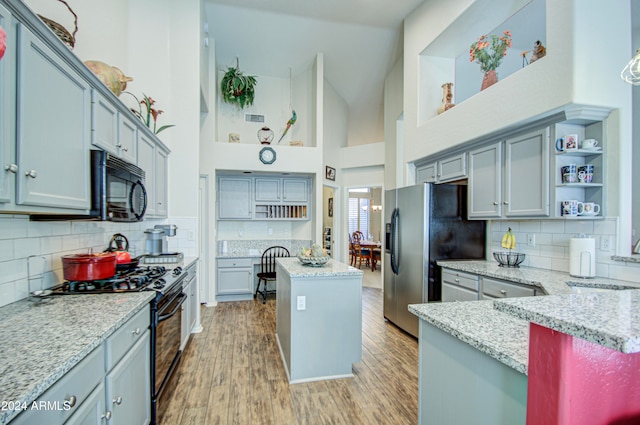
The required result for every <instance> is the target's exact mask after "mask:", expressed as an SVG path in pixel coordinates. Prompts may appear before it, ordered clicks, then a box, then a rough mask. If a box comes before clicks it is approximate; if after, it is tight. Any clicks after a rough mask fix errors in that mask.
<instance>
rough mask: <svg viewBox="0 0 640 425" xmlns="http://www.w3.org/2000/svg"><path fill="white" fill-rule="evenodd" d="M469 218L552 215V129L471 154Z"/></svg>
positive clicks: (509, 140) (528, 134)
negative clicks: (550, 179) (550, 170)
mask: <svg viewBox="0 0 640 425" xmlns="http://www.w3.org/2000/svg"><path fill="white" fill-rule="evenodd" d="M468 198H469V218H477V219H487V218H488V219H490V218H524V217H527V218H528V217H548V216H549V130H548V129H547V128H544V129H542V130H537V131H533V132H530V133H526V134H523V135H520V136H515V137H512V138H509V139H506V140H505V141H501V142H498V143H494V144H492V145H489V146H483V147H481V148H478V149H475V150H473V151H471V152H469V191H468Z"/></svg>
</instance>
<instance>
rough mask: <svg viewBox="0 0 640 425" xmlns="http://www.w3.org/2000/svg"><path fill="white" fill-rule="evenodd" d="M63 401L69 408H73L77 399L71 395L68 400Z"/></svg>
mask: <svg viewBox="0 0 640 425" xmlns="http://www.w3.org/2000/svg"><path fill="white" fill-rule="evenodd" d="M64 401H66V402H67V403H69V407H73V406H75V405H76V403H77V401H78V398H77V397H76V396H74V395H72V396H70V397H68V398H65V399H64Z"/></svg>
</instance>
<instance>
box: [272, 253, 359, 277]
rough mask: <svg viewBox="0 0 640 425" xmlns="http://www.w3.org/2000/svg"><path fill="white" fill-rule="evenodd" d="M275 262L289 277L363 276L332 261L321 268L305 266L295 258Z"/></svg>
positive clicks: (349, 267) (356, 270)
mask: <svg viewBox="0 0 640 425" xmlns="http://www.w3.org/2000/svg"><path fill="white" fill-rule="evenodd" d="M276 261H277V262H278V264H280V265H281V266H282V267H283V269H284V271H285V272H286V273H287V274H289V276H291V277H327V276H358V275H360V276H361V275H363V274H364V272H363V271H362V270H360V269H356V268H355V267H351V266H350V265H348V264H345V263H341V262H339V261H335V260H333V259H331V260H329V261H327V263H326V264H324V265H323V266H321V267H312V266H305V265H304V264H302V263H301V262H300V260H298V259H297V258H295V257H288V258H278V259H276Z"/></svg>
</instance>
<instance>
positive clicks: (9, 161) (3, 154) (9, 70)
mask: <svg viewBox="0 0 640 425" xmlns="http://www.w3.org/2000/svg"><path fill="white" fill-rule="evenodd" d="M0 26H1V27H2V28H4V30H5V31H6V33H7V50H6V52H5V54H4V57H3V58H2V60H1V61H0V111H2V112H1V113H0V203H5V202H10V201H11V199H12V198H13V196H12V195H13V188H14V187H15V173H17V172H18V165H17V164H16V159H15V152H16V151H15V146H16V143H15V113H16V103H15V87H16V74H15V67H16V62H15V61H16V49H15V44H16V43H15V40H16V34H15V26H14V25H13V23H12V18H11V14H10V13H9V11H8V10H7V9H5V8H4V7H2V5H0Z"/></svg>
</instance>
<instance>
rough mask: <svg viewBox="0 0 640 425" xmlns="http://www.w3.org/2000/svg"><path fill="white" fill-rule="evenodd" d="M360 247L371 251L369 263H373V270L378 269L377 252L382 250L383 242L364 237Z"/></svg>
mask: <svg viewBox="0 0 640 425" xmlns="http://www.w3.org/2000/svg"><path fill="white" fill-rule="evenodd" d="M360 247H361V248H362V249H366V250H368V251H369V264H371V271H372V272H374V271H376V265H377V262H378V259H377V258H376V252H380V251H379V250H380V249H381V248H382V242H380V241H370V240H366V239H363V240H361V241H360Z"/></svg>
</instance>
